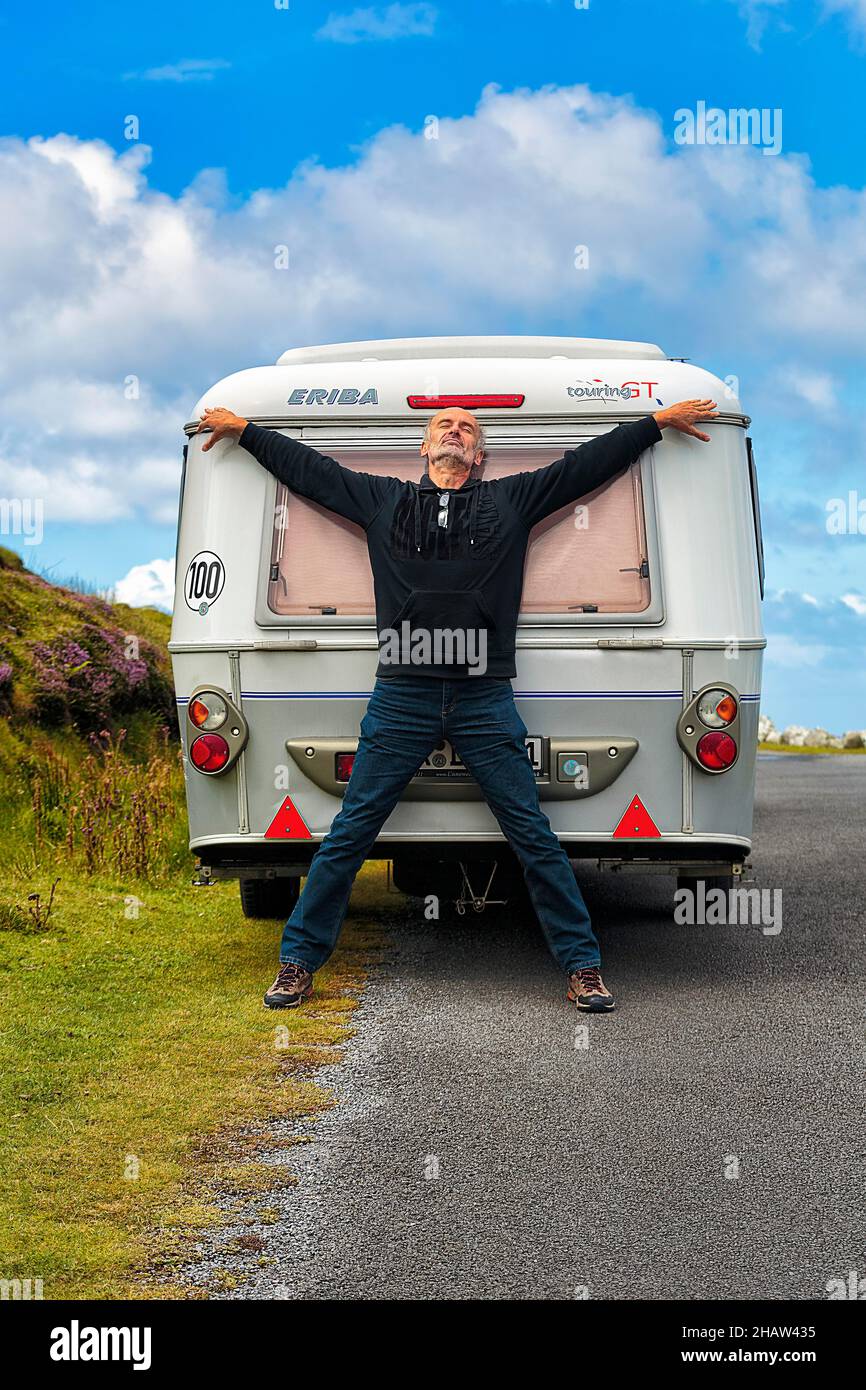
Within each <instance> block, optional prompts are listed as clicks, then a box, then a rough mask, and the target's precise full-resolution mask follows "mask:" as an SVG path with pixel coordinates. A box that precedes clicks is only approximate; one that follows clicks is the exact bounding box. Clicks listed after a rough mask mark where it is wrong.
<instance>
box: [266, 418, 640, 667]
mask: <svg viewBox="0 0 866 1390" xmlns="http://www.w3.org/2000/svg"><path fill="white" fill-rule="evenodd" d="M661 437H662V436H661V430H660V429H659V427H658V425H657V424H656V422H655V420H654V419H653V417H652V416H651V415H647V416H644V417H642V418H641V419H639V420H634V421H630V422H629V423H628V424H625V425H619V426H618V427H617V428H616V429H613V430H610V431H609V432H608V433H607V434H602V435H598V436H597V437H596V438H594V439H590V440H588V441H587V442H586V443H585V444H581V445H579V446H578V447H577V448H576V449H568V450H566V452H565V453H564V454H563V456H562V458H561V459H557V460H556V462H555V463H550V464H547V466H546V467H544V468H537V469H534V470H531V471H528V472H524V473H512V474H511V475H510V476H508V477H505V478H495V479H493V480H491V481H490V482H487V481H485V480H484V479H483V478H482V477H480V476H478V474H477V472H476V470H474V469H473V471H472V473H471V474H470V476H469V478H468V479H467V480H466V482H465V483H464V484H463V486H462V487H459V488H440V487H437V486H436V484H435V483H434V482H433V480H432V478H431V477H430V475H429V474H428V473H425V474H424V475H423V476H422V477H421V479H420V480H419V481H418V482H417V483H409V482H406V483H404V482H401V481H400V479H399V478H387V477H379V476H377V475H376V474H373V473H358V472H355V471H354V469H351V468H345V467H343V466H342V465H341V464H339V463H337V461H336V460H335V459H332V458H328V457H327V456H325V455H324V454H320V453H318V451H317V450H315V449H311V448H310V447H309V446H308V445H306V444H301V443H300V442H299V441H298V440H295V439H289V438H287V437H286V436H285V435H283V434H278V433H277V432H276V431H275V430H271V429H264V428H262V426H261V425H252V424H249V425H247V426H246V428H245V429H244V431H243V434H242V435H241V437H240V443H241V445H242V447H243V448H244V449H247V450H248V451H249V452H250V453H251V454H252V455H253V457H254V458H255V459H257V460H258V461H259V463H261V464H262V465H263V467H265V468H267V469H268V471H269V472H270V473H273V474H274V476H275V477H277V478H279V479H280V481H281V482H283V483H285V484H286V486H287V487H288V488H289V489H290V490H291V491H292V492H296V493H298V494H299V495H300V496H301V497H308V498H309V499H310V500H311V501H313V502H318V503H319V504H320V505H321V506H323V507H327V508H329V509H330V510H331V511H333V512H337V513H338V515H340V516H344V517H346V518H347V519H348V520H349V521H354V522H356V523H357V524H358V525H359V526H362V527H363V528H364V530H365V531H366V533H367V547H368V550H369V554H370V564H371V566H372V570H373V582H374V588H375V595H376V626H377V629H378V633H379V664H378V667H377V669H376V674H377V676H391V675H415V676H417V675H429V676H439V677H441V678H443V679H447V680H454V679H462V678H464V677H470V676H473V675H474V676H478V675H487V676H504V677H512V676H515V675H516V674H517V668H516V666H515V659H514V650H515V639H516V635H517V617H518V613H519V611H520V597H521V592H522V589H523V567H524V561H525V558H526V548H527V544H528V542H529V533H530V531H531V530H532V528H533V526H535V525H536V524H537V523H538V522H539V521H542V520H543V519H544V517H546V516H550V515H551V513H552V512H556V511H558V510H559V509H560V507H565V506H567V505H568V504H569V503H574V502H577V501H578V500H579V499H580V498H581V497H584V496H585V495H586V494H587V493H588V492H592V491H593V490H594V489H595V488H597V487H600V486H601V485H602V483H606V482H607V481H608V479H610V478H613V477H614V476H615V475H616V474H617V473H620V472H622V470H623V469H624V468H627V467H629V465H630V464H632V463H634V461H635V459H637V458H638V457H639V455H640V454H642V453H643V451H644V450H645V449H647V448H649V446H650V445H651V444H655V443H657V442H658V441H659V440H660V439H661ZM446 499H447V500H446ZM440 517H441V520H440Z"/></svg>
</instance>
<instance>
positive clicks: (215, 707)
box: [188, 690, 228, 729]
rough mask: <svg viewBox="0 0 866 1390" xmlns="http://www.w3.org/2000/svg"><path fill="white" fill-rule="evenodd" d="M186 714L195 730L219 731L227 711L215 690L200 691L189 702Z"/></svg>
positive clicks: (221, 698) (223, 701) (220, 696)
mask: <svg viewBox="0 0 866 1390" xmlns="http://www.w3.org/2000/svg"><path fill="white" fill-rule="evenodd" d="M188 713H189V718H190V722H191V723H192V724H194V725H195V727H196V728H197V729H219V728H221V727H222V725H223V724H224V723H225V722H226V718H227V716H228V709H227V707H226V702H225V700H224V699H223V697H222V695H218V694H217V692H216V691H215V690H200V691H199V692H198V694H197V695H195V696H194V697H193V698H192V699H191V700H190V702H189V709H188Z"/></svg>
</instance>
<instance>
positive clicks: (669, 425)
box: [653, 400, 719, 444]
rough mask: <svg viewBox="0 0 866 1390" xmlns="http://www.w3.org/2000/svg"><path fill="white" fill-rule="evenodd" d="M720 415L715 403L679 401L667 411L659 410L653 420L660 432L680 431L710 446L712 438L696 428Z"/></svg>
mask: <svg viewBox="0 0 866 1390" xmlns="http://www.w3.org/2000/svg"><path fill="white" fill-rule="evenodd" d="M718 413H719V412H718V410H717V409H716V403H715V401H709V400H707V401H678V402H677V404H676V405H669V406H667V408H666V409H665V410H657V411H656V413H655V416H654V417H653V418H654V419H655V422H656V424H657V425H658V427H659V429H660V430H665V429H672V430H679V431H680V433H681V434H691V435H693V436H694V438H695V439H702V440H703V441H704V443H705V444H709V442H710V436H709V435H708V434H701V431H700V430H696V429H695V428H694V426H695V425H696V424H697V422H698V421H699V420H715V419H716V418H717V416H718Z"/></svg>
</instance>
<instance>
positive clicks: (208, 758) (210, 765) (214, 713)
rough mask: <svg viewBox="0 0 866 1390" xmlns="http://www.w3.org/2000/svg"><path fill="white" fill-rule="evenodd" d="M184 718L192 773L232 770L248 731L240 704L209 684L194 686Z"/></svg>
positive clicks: (245, 741)
mask: <svg viewBox="0 0 866 1390" xmlns="http://www.w3.org/2000/svg"><path fill="white" fill-rule="evenodd" d="M186 717H187V720H188V724H187V732H188V735H189V739H190V748H189V761H190V763H191V764H192V766H193V767H194V768H195V769H196V771H197V772H210V773H217V772H228V770H229V769H230V768H232V767H234V765H235V763H236V762H237V760H238V758H239V757H240V755H241V753H242V752H243V750H244V748H245V747H246V743H247V739H248V738H249V732H250V730H249V725H248V724H247V721H246V719H245V718H244V715H243V711H242V710H241V709H240V704H239V703H236V702H235V700H233V699H232V696H231V695H230V694H229V693H228V691H226V690H220V689H219V687H214V686H212V685H210V684H207V685H201V686H197V687H196V688H195V689H194V690H193V691H192V692H191V693H190V697H189V703H188V704H187V707H186ZM217 729H219V733H217V732H216V730H217Z"/></svg>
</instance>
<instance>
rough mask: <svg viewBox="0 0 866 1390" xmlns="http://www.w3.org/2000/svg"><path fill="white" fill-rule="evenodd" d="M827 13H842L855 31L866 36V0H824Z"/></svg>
mask: <svg viewBox="0 0 866 1390" xmlns="http://www.w3.org/2000/svg"><path fill="white" fill-rule="evenodd" d="M822 3H823V8H824V10H825V12H826V13H827V14H842V15H845V16H846V17H847V18H848V20H849V21H850V24H851V27H852V28H853V29H854V31H855V33H859V34H860V35H862V36H866V0H822Z"/></svg>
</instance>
